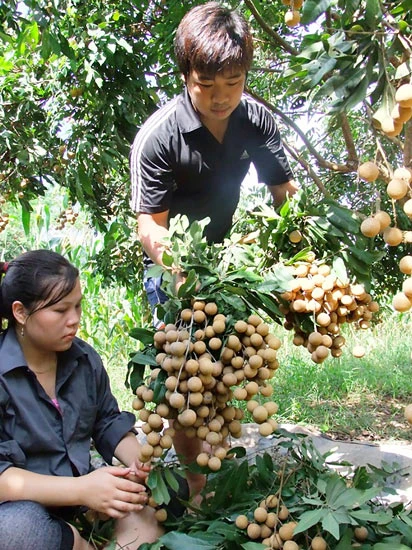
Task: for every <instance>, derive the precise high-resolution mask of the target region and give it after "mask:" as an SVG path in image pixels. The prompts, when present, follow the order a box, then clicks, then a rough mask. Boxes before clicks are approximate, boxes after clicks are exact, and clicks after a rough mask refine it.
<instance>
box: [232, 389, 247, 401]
mask: <svg viewBox="0 0 412 550" xmlns="http://www.w3.org/2000/svg"><path fill="white" fill-rule="evenodd" d="M247 396H248V393H247V391H246V390H245V388H235V389H234V390H233V397H234V398H235V399H237V400H238V401H244V400H245V399H246V398H247Z"/></svg>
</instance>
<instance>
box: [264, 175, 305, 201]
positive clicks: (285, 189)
mask: <svg viewBox="0 0 412 550" xmlns="http://www.w3.org/2000/svg"><path fill="white" fill-rule="evenodd" d="M298 189H299V185H298V183H297V182H296V181H295V180H290V181H287V182H286V183H281V184H280V185H270V186H269V191H270V192H271V194H272V197H273V202H274V203H275V206H276V207H277V206H280V205H281V204H282V203H283V201H284V200H285V199H286V196H287V195H289V197H291V196H292V195H294V194H295V193H296V191H297V190H298Z"/></svg>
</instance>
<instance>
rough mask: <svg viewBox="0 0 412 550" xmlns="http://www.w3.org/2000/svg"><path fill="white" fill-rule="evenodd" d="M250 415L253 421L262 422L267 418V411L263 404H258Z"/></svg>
mask: <svg viewBox="0 0 412 550" xmlns="http://www.w3.org/2000/svg"><path fill="white" fill-rule="evenodd" d="M252 415H253V419H254V420H255V422H257V423H258V424H262V423H263V422H264V421H265V420H267V418H268V416H269V413H268V411H267V409H266V408H265V407H264V406H263V405H258V406H257V407H255V408H254V409H253V412H252Z"/></svg>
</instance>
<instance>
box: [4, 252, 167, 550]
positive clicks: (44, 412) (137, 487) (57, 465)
mask: <svg viewBox="0 0 412 550" xmlns="http://www.w3.org/2000/svg"><path fill="white" fill-rule="evenodd" d="M0 272H1V277H0V317H1V318H2V319H3V328H2V329H1V325H0V329H1V334H0V541H1V543H0V546H1V548H2V550H22V549H23V548H24V549H25V550H39V549H40V548H41V549H44V550H69V549H70V550H72V549H74V550H84V549H89V548H92V546H91V545H89V544H88V542H87V541H86V540H84V539H83V538H82V537H81V536H80V534H79V532H78V531H77V529H76V528H75V527H74V526H73V525H71V524H70V523H68V520H70V519H73V518H74V517H75V514H76V513H78V512H79V510H81V509H82V508H83V509H85V508H90V509H93V510H96V511H99V512H103V513H104V514H107V515H108V516H110V517H112V518H115V519H116V530H115V531H116V532H115V536H116V541H117V545H118V546H117V547H121V548H122V549H129V550H131V549H136V548H138V547H139V545H141V544H143V543H144V542H153V541H155V540H156V539H157V538H158V537H159V536H160V535H161V529H160V527H159V526H158V524H157V521H156V520H155V517H154V510H153V509H152V508H150V507H148V506H146V505H145V504H146V502H147V498H148V497H147V493H146V487H145V480H146V477H147V475H148V468H147V467H146V466H143V465H142V464H141V463H140V461H139V460H138V457H139V450H140V444H139V442H138V440H137V439H136V436H135V433H134V428H133V426H134V423H135V418H134V415H133V414H131V413H129V412H120V411H119V408H118V405H117V402H116V400H115V398H114V396H113V395H112V393H111V391H110V384H109V379H108V376H107V373H106V371H105V369H104V367H103V364H102V361H101V358H100V357H99V355H98V354H97V352H96V351H95V350H94V349H93V348H91V347H90V346H89V345H88V344H86V342H84V341H82V340H80V339H79V338H77V337H76V333H77V330H78V328H79V323H80V317H81V302H82V293H81V288H80V281H79V273H78V270H77V269H76V268H75V267H74V266H72V265H71V264H70V263H69V262H68V261H67V260H66V259H65V258H64V257H62V256H61V255H60V254H57V253H55V252H51V251H48V250H35V251H31V252H26V253H24V254H22V255H21V256H19V257H18V258H17V259H15V260H13V261H11V262H10V263H8V264H7V263H0ZM4 321H6V323H5V322H4ZM4 324H7V328H4ZM91 439H93V441H94V443H95V446H96V449H97V450H98V451H99V453H100V454H101V455H102V457H103V458H104V460H105V461H106V462H107V463H108V464H111V463H112V459H113V457H116V458H117V459H118V460H119V461H120V462H121V463H122V464H123V465H124V467H117V466H107V467H104V468H99V469H97V470H95V471H93V470H92V468H91V465H90V452H89V451H90V440H91Z"/></svg>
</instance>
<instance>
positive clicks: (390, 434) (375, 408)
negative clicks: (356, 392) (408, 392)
mask: <svg viewBox="0 0 412 550" xmlns="http://www.w3.org/2000/svg"><path fill="white" fill-rule="evenodd" d="M364 399H365V396H363V402H362V404H361V403H352V404H347V406H348V407H351V406H352V407H353V412H354V414H356V411H357V410H358V411H359V408H360V409H362V410H361V411H360V412H359V414H362V415H365V416H369V417H370V422H369V426H368V427H367V428H362V429H358V430H356V429H354V430H347V429H345V428H344V427H336V428H335V429H331V430H326V431H325V430H322V433H323V434H324V435H326V436H327V437H329V438H331V439H334V440H337V441H360V442H362V441H363V442H376V443H385V442H394V441H396V442H397V443H399V444H402V443H404V444H409V445H410V444H411V443H412V426H411V425H410V424H408V422H407V421H406V420H405V417H404V410H405V407H406V405H408V403H407V402H405V400H397V399H394V398H393V397H390V396H382V397H381V399H380V400H379V401H377V400H376V399H375V397H374V396H373V397H372V398H371V399H370V403H369V404H368V403H365V401H364ZM365 405H366V409H368V407H367V405H369V408H370V410H369V411H367V410H365Z"/></svg>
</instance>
